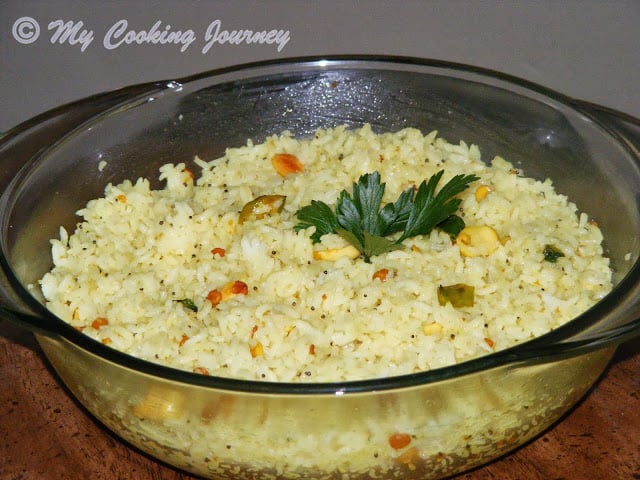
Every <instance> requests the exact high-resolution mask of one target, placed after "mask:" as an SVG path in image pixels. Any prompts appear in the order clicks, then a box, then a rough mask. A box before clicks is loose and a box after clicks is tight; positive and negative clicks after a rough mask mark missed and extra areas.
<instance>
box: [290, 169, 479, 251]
mask: <svg viewBox="0 0 640 480" xmlns="http://www.w3.org/2000/svg"><path fill="white" fill-rule="evenodd" d="M443 174H444V171H443V170H441V171H439V172H438V173H436V174H435V175H433V176H432V177H431V178H429V180H425V181H423V182H422V183H421V184H420V185H419V186H418V188H417V190H416V189H414V188H413V187H410V188H408V189H407V190H405V191H404V192H402V193H401V194H400V196H399V197H398V199H397V200H396V201H395V202H393V203H388V204H386V205H385V206H384V207H382V208H380V207H381V203H382V197H383V195H384V189H385V184H384V183H380V174H379V173H378V172H373V173H367V174H364V175H362V176H361V177H360V179H359V180H358V183H354V184H353V190H352V193H351V194H349V193H348V192H347V191H346V190H343V191H342V192H340V195H339V196H338V200H337V202H336V208H335V212H334V211H333V210H331V207H329V206H328V205H327V204H326V203H324V202H321V201H318V200H312V201H311V203H310V204H309V205H307V206H306V207H303V208H301V209H300V210H298V211H297V212H296V216H297V217H298V219H299V220H300V223H298V224H297V225H296V226H295V227H294V228H295V230H296V231H300V230H303V229H306V228H309V227H315V228H316V231H315V232H314V233H313V235H312V236H311V240H312V241H313V242H314V243H318V242H319V241H320V238H321V237H322V236H323V235H326V234H328V233H337V234H338V235H340V236H341V237H342V238H344V239H345V240H346V241H348V242H349V243H350V244H352V245H353V246H354V247H356V248H357V249H358V250H359V251H360V253H361V254H362V256H363V257H364V259H365V261H367V262H369V261H370V258H371V257H373V256H374V255H380V254H381V253H386V252H389V251H391V250H396V249H399V248H402V242H403V241H404V240H406V239H407V238H410V237H415V236H417V235H426V234H428V233H429V232H431V230H433V229H434V228H436V227H438V228H442V230H443V231H445V232H446V233H448V234H449V235H450V236H452V237H455V236H456V235H457V234H458V233H459V232H460V231H461V230H462V229H463V228H464V221H463V220H462V218H460V217H459V216H457V215H455V212H456V210H457V209H458V207H459V206H460V202H461V200H460V199H459V198H455V197H456V195H458V194H459V193H461V192H462V191H464V190H465V189H466V188H467V187H468V186H469V184H470V183H471V182H473V181H475V180H478V179H479V178H478V177H476V176H475V175H456V176H455V177H453V178H452V179H451V180H449V181H448V182H447V183H446V184H445V185H444V186H443V187H442V188H441V189H440V191H439V192H437V193H436V187H437V185H438V183H439V182H440V179H441V178H442V175H443ZM394 234H399V235H397V236H396V238H395V239H391V238H387V237H389V236H391V235H394Z"/></svg>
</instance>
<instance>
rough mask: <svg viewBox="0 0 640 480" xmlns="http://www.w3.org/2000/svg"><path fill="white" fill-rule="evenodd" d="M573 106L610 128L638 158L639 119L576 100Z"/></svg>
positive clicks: (639, 147) (639, 156) (639, 148)
mask: <svg viewBox="0 0 640 480" xmlns="http://www.w3.org/2000/svg"><path fill="white" fill-rule="evenodd" d="M575 104H576V106H577V107H578V109H580V110H582V111H583V112H585V113H588V114H590V115H591V116H592V117H595V118H596V119H597V120H599V121H600V123H602V124H604V125H607V126H609V127H610V128H612V129H613V130H614V131H615V132H616V133H617V134H618V135H619V136H620V137H621V138H622V140H623V142H624V143H625V144H626V145H627V146H628V147H629V148H630V149H631V151H632V152H633V153H634V154H635V155H636V156H637V157H638V158H640V118H636V117H633V116H631V115H629V114H627V113H624V112H620V111H618V110H614V109H612V108H609V107H603V106H602V105H597V104H595V103H590V102H585V101H582V100H576V101H575Z"/></svg>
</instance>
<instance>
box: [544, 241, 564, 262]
mask: <svg viewBox="0 0 640 480" xmlns="http://www.w3.org/2000/svg"><path fill="white" fill-rule="evenodd" d="M542 255H544V259H545V260H546V261H547V262H550V263H556V262H557V261H558V259H559V258H560V257H564V253H562V250H560V249H559V248H558V247H556V246H555V245H550V244H547V245H545V246H544V249H543V250H542Z"/></svg>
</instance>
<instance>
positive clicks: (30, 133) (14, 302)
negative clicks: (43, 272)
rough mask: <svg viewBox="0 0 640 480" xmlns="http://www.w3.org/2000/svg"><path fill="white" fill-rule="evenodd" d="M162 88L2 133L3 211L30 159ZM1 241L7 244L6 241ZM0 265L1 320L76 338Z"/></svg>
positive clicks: (127, 91) (89, 102) (72, 108)
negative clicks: (20, 291) (30, 300)
mask: <svg viewBox="0 0 640 480" xmlns="http://www.w3.org/2000/svg"><path fill="white" fill-rule="evenodd" d="M159 85H160V84H158V83H147V84H140V85H134V86H131V87H126V88H122V89H120V90H115V91H113V92H108V93H103V94H99V95H94V96H92V97H89V98H86V99H82V100H78V101H76V102H73V103H69V104H67V105H64V106H61V107H58V108H55V109H53V110H49V111H47V112H45V113H42V114H40V115H38V116H37V117H34V118H32V119H30V120H27V121H26V122H24V123H22V124H20V125H18V126H16V127H14V128H12V129H10V130H9V131H7V132H4V133H0V166H1V168H0V195H1V196H0V212H4V211H6V210H5V208H4V207H5V201H6V199H5V197H6V194H5V192H6V190H7V187H8V186H9V185H10V183H11V182H12V180H13V178H14V177H15V175H16V174H17V173H18V171H19V170H20V169H21V168H22V166H23V165H24V164H25V163H26V162H27V161H28V160H29V159H30V158H32V157H33V156H34V155H36V154H38V152H40V151H41V150H42V149H44V148H46V147H48V146H50V145H52V144H53V143H55V142H56V141H57V140H59V139H60V138H62V137H63V136H64V135H65V134H67V133H69V132H70V131H71V130H73V129H74V128H77V127H78V126H80V125H81V124H82V123H84V122H85V121H87V120H89V119H90V118H91V117H93V116H94V115H96V114H98V113H100V112H103V111H105V110H107V109H109V108H112V107H114V106H115V105H118V104H119V103H121V102H124V101H126V100H128V99H130V98H133V97H135V96H138V95H143V94H145V93H147V92H150V91H154V90H157V89H158V87H159ZM0 214H1V213H0ZM1 241H3V242H4V238H3V239H1ZM0 263H1V265H0V317H2V318H6V319H8V320H12V321H14V322H15V323H17V324H18V325H20V326H22V327H25V328H27V329H28V330H31V331H33V332H38V333H41V334H45V335H50V336H51V335H53V336H60V335H62V336H65V337H69V336H70V335H74V334H73V333H72V331H73V329H69V328H68V327H67V325H66V324H63V322H56V321H54V319H53V316H51V317H48V316H46V315H39V314H37V313H35V311H34V309H33V308H31V307H29V306H28V305H27V304H26V302H25V301H24V300H23V299H21V298H20V297H19V295H17V294H16V293H15V290H16V289H14V288H13V287H12V283H14V282H13V281H12V280H11V278H12V277H13V274H12V273H11V268H10V267H9V266H8V264H7V262H6V259H4V258H2V259H1V262H0ZM19 288H21V287H19ZM34 302H35V300H34Z"/></svg>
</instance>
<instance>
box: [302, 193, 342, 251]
mask: <svg viewBox="0 0 640 480" xmlns="http://www.w3.org/2000/svg"><path fill="white" fill-rule="evenodd" d="M296 216H297V217H298V220H300V223H298V224H297V225H296V226H295V227H293V228H294V230H295V231H296V232H298V231H300V230H304V229H305V228H309V227H316V231H315V232H314V233H313V235H311V240H313V243H318V242H319V241H320V238H321V237H322V236H323V235H326V234H327V233H335V231H336V230H337V229H338V220H337V219H336V216H335V215H334V214H333V211H332V210H331V208H330V207H329V205H327V204H326V203H324V202H321V201H319V200H311V204H310V205H307V206H306V207H303V208H301V209H300V210H298V211H297V212H296Z"/></svg>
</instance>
